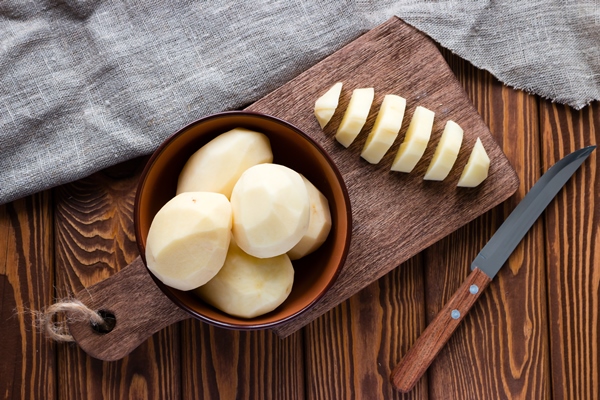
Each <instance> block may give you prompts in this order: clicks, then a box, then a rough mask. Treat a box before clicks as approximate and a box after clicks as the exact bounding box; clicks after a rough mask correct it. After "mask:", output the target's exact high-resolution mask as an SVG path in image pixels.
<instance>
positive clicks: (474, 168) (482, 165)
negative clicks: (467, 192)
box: [457, 138, 490, 187]
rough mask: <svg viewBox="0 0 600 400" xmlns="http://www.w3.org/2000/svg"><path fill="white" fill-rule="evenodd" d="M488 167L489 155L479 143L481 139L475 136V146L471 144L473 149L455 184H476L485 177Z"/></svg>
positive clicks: (466, 185) (467, 185)
mask: <svg viewBox="0 0 600 400" xmlns="http://www.w3.org/2000/svg"><path fill="white" fill-rule="evenodd" d="M489 169H490V157H489V156H488V155H487V152H486V151H485V148H484V147H483V143H481V139H479V138H477V141H476V142H475V146H473V150H472V151H471V155H470V156H469V160H468V161H467V164H466V165H465V168H464V169H463V172H462V174H461V176H460V179H459V180H458V185H457V186H461V187H475V186H478V185H479V184H481V182H483V181H484V180H485V179H486V178H487V176H488V172H489Z"/></svg>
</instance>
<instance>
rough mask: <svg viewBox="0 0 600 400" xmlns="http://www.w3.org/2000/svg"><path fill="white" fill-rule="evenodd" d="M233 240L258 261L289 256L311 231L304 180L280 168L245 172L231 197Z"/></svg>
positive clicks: (257, 167) (259, 167) (267, 166)
mask: <svg viewBox="0 0 600 400" xmlns="http://www.w3.org/2000/svg"><path fill="white" fill-rule="evenodd" d="M231 207H232V211H233V237H234V238H235V241H236V243H237V244H238V246H239V247H240V248H241V249H242V250H244V251H245V252H246V253H248V254H250V255H252V256H254V257H259V258H269V257H275V256H278V255H280V254H284V253H287V252H288V251H289V250H290V249H291V248H292V247H294V246H295V245H296V244H297V243H298V242H299V241H300V239H302V236H304V234H305V233H306V230H307V229H308V224H309V220H310V202H309V198H308V193H307V190H306V185H305V184H304V181H303V180H302V176H301V175H300V174H298V173H297V172H295V171H293V170H292V169H290V168H288V167H285V166H283V165H279V164H259V165H255V166H254V167H251V168H249V169H247V170H246V172H244V173H243V174H242V176H241V177H240V179H239V180H238V182H237V183H236V184H235V186H234V188H233V192H232V193H231Z"/></svg>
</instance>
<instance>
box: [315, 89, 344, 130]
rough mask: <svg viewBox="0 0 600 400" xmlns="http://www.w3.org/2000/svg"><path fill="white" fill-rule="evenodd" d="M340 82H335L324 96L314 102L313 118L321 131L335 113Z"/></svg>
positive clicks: (339, 92) (340, 90) (340, 91)
mask: <svg viewBox="0 0 600 400" xmlns="http://www.w3.org/2000/svg"><path fill="white" fill-rule="evenodd" d="M342 85H343V83H342V82H337V83H336V84H335V85H333V86H332V87H331V88H330V89H329V90H328V91H327V92H325V94H324V95H323V96H321V97H319V98H318V99H317V100H316V101H315V117H316V118H317V121H318V122H319V125H321V129H323V128H324V127H325V125H327V123H329V121H330V120H331V117H333V114H334V113H335V109H336V108H337V106H338V103H339V101H340V94H341V93H342Z"/></svg>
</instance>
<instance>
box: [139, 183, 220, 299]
mask: <svg viewBox="0 0 600 400" xmlns="http://www.w3.org/2000/svg"><path fill="white" fill-rule="evenodd" d="M231 215H232V213H231V205H230V203H229V201H228V200H227V198H226V197H225V196H224V195H222V194H220V193H209V192H186V193H182V194H180V195H178V196H175V197H174V198H173V199H171V200H170V201H168V202H167V203H166V204H165V205H164V206H163V207H162V208H161V209H160V210H159V211H158V213H156V215H155V216H154V219H153V220H152V224H151V225H150V230H149V231H148V238H147V239H146V264H147V266H148V269H149V270H150V272H152V273H153V274H154V275H155V276H156V277H157V278H158V279H160V280H161V281H162V282H163V283H164V284H165V285H167V286H170V287H173V288H175V289H179V290H192V289H195V288H197V287H198V286H201V285H204V284H205V283H206V282H208V281H209V280H210V279H212V278H213V277H214V276H215V275H216V274H217V272H219V269H221V267H222V266H223V262H224V261H225V256H226V254H227V249H228V247H229V241H230V238H231V233H230V231H231V226H232V218H231Z"/></svg>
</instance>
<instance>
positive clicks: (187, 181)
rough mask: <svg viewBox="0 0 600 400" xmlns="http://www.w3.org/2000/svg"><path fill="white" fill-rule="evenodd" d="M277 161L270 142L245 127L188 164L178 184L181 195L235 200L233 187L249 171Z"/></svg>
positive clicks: (212, 144) (211, 144) (217, 140)
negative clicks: (216, 195) (204, 194)
mask: <svg viewBox="0 0 600 400" xmlns="http://www.w3.org/2000/svg"><path fill="white" fill-rule="evenodd" d="M270 162H273V152H272V151H271V144H270V142H269V139H268V138H267V137H266V136H265V135H264V134H262V133H259V132H255V131H251V130H248V129H244V128H236V129H232V130H230V131H228V132H225V133H222V134H221V135H219V136H217V137H216V138H214V139H213V140H211V141H210V142H208V143H207V144H205V145H204V146H202V147H201V148H200V149H199V150H198V151H196V152H195V153H194V154H193V155H192V156H191V157H190V158H189V159H188V161H187V162H186V163H185V165H184V167H183V169H182V170H181V173H180V174H179V180H178V182H177V194H179V193H183V192H216V193H222V194H224V195H225V196H226V197H227V198H229V197H231V191H232V190H233V185H235V183H236V182H237V180H238V179H239V178H240V176H241V175H242V173H243V172H244V171H245V170H247V169H248V168H250V167H252V166H254V165H257V164H262V163H270Z"/></svg>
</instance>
